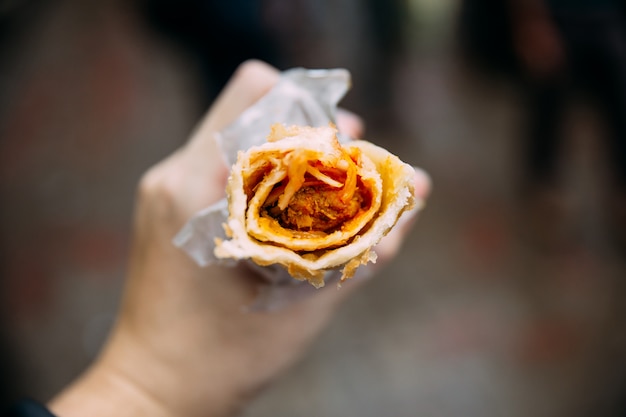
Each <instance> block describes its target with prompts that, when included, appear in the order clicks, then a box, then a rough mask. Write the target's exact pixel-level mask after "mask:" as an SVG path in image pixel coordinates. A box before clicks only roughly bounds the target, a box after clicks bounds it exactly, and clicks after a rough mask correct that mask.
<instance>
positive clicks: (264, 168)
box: [214, 124, 415, 288]
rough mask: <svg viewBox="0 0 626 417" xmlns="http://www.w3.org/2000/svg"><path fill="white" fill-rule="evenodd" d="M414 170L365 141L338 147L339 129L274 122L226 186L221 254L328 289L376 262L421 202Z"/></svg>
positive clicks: (234, 169)
mask: <svg viewBox="0 0 626 417" xmlns="http://www.w3.org/2000/svg"><path fill="white" fill-rule="evenodd" d="M413 178H414V170H413V168H412V167H411V166H410V165H408V164H405V163H403V162H402V161H401V160H400V159H399V158H398V157H396V156H395V155H393V154H391V153H390V152H388V151H387V150H385V149H383V148H380V147H378V146H375V145H373V144H371V143H369V142H365V141H352V142H347V143H345V144H343V145H342V144H340V142H339V140H338V138H337V130H336V129H335V127H334V126H333V125H332V124H330V125H329V126H326V127H308V126H295V125H294V126H288V127H287V126H284V125H282V124H275V125H273V126H272V128H271V132H270V133H269V135H268V136H267V142H266V143H264V144H262V145H260V146H253V147H251V148H249V149H248V150H246V151H241V152H239V153H238V156H237V161H236V162H235V164H234V165H233V166H232V169H231V172H230V176H229V179H228V184H227V188H226V192H227V201H228V212H229V216H228V220H227V222H226V224H225V225H224V228H225V233H226V239H222V238H216V240H215V243H216V246H215V251H214V253H215V256H216V257H217V258H220V259H236V260H239V259H250V260H251V261H253V262H254V263H256V264H257V265H260V266H268V265H275V264H279V265H282V266H284V267H285V268H286V269H287V271H288V272H289V274H290V275H291V276H292V277H294V278H296V279H300V280H305V279H306V280H308V282H310V283H311V284H312V285H313V286H315V287H316V288H319V287H322V286H324V274H325V272H326V271H328V270H334V269H341V281H344V280H345V279H347V278H350V277H352V276H353V275H354V273H355V271H356V269H357V268H358V267H359V266H361V265H364V264H367V263H368V262H375V260H376V254H375V252H374V251H373V250H372V248H373V247H374V246H375V245H376V244H377V243H378V242H379V241H380V239H381V238H382V237H383V236H385V235H386V234H387V233H388V232H389V230H391V228H392V227H393V226H394V225H395V223H396V222H397V221H398V219H399V218H400V216H401V215H402V213H403V212H404V211H406V210H409V209H411V208H412V207H413V206H414V204H415V197H414V180H413Z"/></svg>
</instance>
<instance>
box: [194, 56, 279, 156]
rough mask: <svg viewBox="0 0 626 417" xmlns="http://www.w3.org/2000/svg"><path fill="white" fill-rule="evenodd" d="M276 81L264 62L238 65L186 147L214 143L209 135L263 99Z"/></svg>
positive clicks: (276, 73) (269, 66) (268, 66)
mask: <svg viewBox="0 0 626 417" xmlns="http://www.w3.org/2000/svg"><path fill="white" fill-rule="evenodd" d="M279 77H280V73H279V71H278V70H277V69H276V68H274V67H272V66H271V65H269V64H266V63H265V62H262V61H257V60H250V61H246V62H244V63H243V64H241V65H240V66H239V67H238V68H237V70H236V71H235V73H234V74H233V76H232V77H231V79H230V80H229V81H228V83H227V84H226V87H224V89H223V90H222V92H221V93H220V95H219V96H218V97H217V99H216V100H215V102H214V103H213V105H212V106H211V108H210V110H209V111H208V112H207V115H206V116H205V118H204V119H203V120H202V121H201V122H200V124H199V125H198V128H197V129H196V131H195V132H194V134H193V135H192V136H191V139H190V142H189V144H190V145H191V146H193V147H195V146H196V145H198V144H200V145H201V144H206V143H207V142H208V143H211V142H214V137H213V133H215V132H217V131H220V130H222V129H223V128H224V127H226V126H228V125H229V124H230V123H232V122H233V121H234V120H235V119H236V118H237V117H238V116H239V115H240V114H241V113H242V112H243V111H244V110H246V109H247V108H248V107H250V106H251V105H253V104H254V103H255V102H256V101H257V100H259V99H260V98H261V97H263V96H264V95H265V94H266V93H267V92H268V91H269V90H270V89H271V88H272V87H273V86H274V85H275V84H276V83H277V82H278V79H279ZM209 146H210V145H209Z"/></svg>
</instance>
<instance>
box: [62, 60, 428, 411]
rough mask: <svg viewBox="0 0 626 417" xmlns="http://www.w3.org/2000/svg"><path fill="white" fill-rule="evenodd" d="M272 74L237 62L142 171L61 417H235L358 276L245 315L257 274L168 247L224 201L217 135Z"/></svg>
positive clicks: (396, 241) (386, 253)
mask: <svg viewBox="0 0 626 417" xmlns="http://www.w3.org/2000/svg"><path fill="white" fill-rule="evenodd" d="M278 77H279V73H278V71H276V70H275V69H274V68H272V67H269V66H268V65H266V64H264V63H261V62H257V61H250V62H247V63H245V64H243V65H242V66H241V67H240V68H239V69H238V70H237V72H236V73H235V75H234V76H233V78H232V79H231V81H230V82H229V84H228V85H227V86H226V88H225V89H224V91H223V92H222V94H221V95H220V97H219V98H218V99H217V100H216V102H215V104H214V105H213V107H212V108H211V109H210V111H209V112H208V114H207V116H206V118H205V119H204V120H203V121H202V123H201V124H200V126H199V128H198V129H197V131H196V132H195V133H194V134H193V135H192V138H191V139H190V141H189V142H188V143H187V144H186V145H185V146H184V147H182V148H181V149H180V150H178V151H177V152H175V153H174V154H173V155H171V156H170V157H169V158H168V159H166V160H164V161H163V162H161V163H160V164H158V165H156V166H155V167H154V168H152V169H151V170H150V171H149V172H148V173H147V174H146V175H145V176H144V178H143V179H142V181H141V183H140V186H139V191H138V198H137V203H136V213H135V228H134V239H133V246H132V251H131V256H130V267H129V272H128V281H127V286H126V289H125V292H124V297H123V301H122V307H121V310H120V313H119V317H118V320H117V323H116V325H115V327H114V329H113V331H112V334H111V337H110V338H109V341H108V343H107V344H106V346H105V348H104V350H103V353H102V355H101V357H100V358H99V360H98V361H97V362H96V363H95V364H94V365H93V366H92V367H91V368H90V369H89V370H88V371H87V372H86V373H85V375H83V376H82V377H81V378H80V379H79V380H78V381H76V382H75V383H74V384H73V385H71V386H70V387H69V388H67V389H66V390H65V391H64V392H63V393H61V394H60V395H59V396H58V397H57V398H55V399H53V401H52V402H51V403H50V408H51V409H52V411H53V412H54V413H56V414H57V415H58V416H59V417H73V416H76V417H78V416H80V417H83V416H91V417H98V416H103V417H104V416H109V415H111V416H113V415H114V416H116V417H124V416H132V415H140V414H141V415H151V416H179V417H187V416H190V417H191V416H226V415H232V414H233V413H235V412H236V411H237V409H238V408H240V407H241V406H242V405H244V404H245V403H246V401H247V400H248V399H249V398H250V396H252V395H253V394H255V393H256V392H257V391H258V390H259V389H260V388H262V387H263V386H264V385H266V384H267V383H268V382H269V381H271V380H272V378H273V377H275V376H276V375H278V374H279V373H280V372H281V371H282V370H284V369H285V368H287V367H288V366H289V365H290V364H292V363H293V362H294V361H295V360H296V359H298V358H299V357H300V356H301V355H302V354H303V352H304V351H305V348H306V347H307V345H308V344H309V343H310V342H311V341H312V339H313V338H314V337H315V336H316V335H317V334H318V333H319V332H320V330H322V329H323V327H324V325H325V324H326V323H327V322H328V321H329V319H330V318H331V317H332V315H333V312H334V311H335V310H336V308H337V306H338V305H339V303H340V302H341V300H342V299H344V298H345V297H346V296H347V295H348V294H349V293H350V292H351V291H352V289H353V288H354V287H355V284H357V282H358V280H352V281H348V282H346V283H345V284H344V285H343V287H342V288H341V289H340V290H338V289H337V288H336V287H335V286H331V285H329V286H327V287H325V288H323V289H321V290H319V291H318V292H317V293H316V294H314V296H312V297H309V298H307V299H305V300H302V301H299V302H298V303H295V304H293V305H291V306H289V307H288V308H285V309H281V310H279V311H272V312H263V311H260V312H244V310H243V309H242V306H245V305H249V304H250V303H251V302H252V300H253V299H254V297H255V291H256V287H257V285H258V283H259V282H260V281H259V277H258V276H256V275H254V274H253V273H251V272H250V271H249V270H248V269H246V268H243V267H240V268H224V267H219V266H210V267H207V268H200V267H198V266H197V265H196V264H195V263H194V262H193V261H192V260H191V259H190V258H189V257H188V256H187V255H186V254H185V253H184V252H182V251H181V250H179V249H177V248H176V247H174V246H173V244H172V243H171V242H172V238H173V236H174V235H175V234H176V233H177V232H178V231H179V230H180V228H181V227H182V226H183V224H184V223H185V222H186V221H187V220H188V219H189V218H190V217H191V216H192V215H193V214H194V213H195V212H196V211H198V210H200V209H202V208H205V207H207V206H209V205H211V204H212V203H214V202H216V201H218V200H219V199H221V198H222V197H223V194H224V189H225V182H226V177H227V169H226V167H225V166H224V164H223V162H222V160H221V157H220V152H219V150H218V148H217V145H216V143H215V140H214V133H215V132H217V131H219V130H221V129H222V128H223V127H225V126H226V125H228V124H229V123H230V122H232V121H233V120H234V119H235V118H236V117H237V116H238V115H239V114H240V113H241V112H242V111H243V110H245V109H246V108H247V107H249V106H250V105H251V104H253V103H254V102H255V101H256V100H257V99H259V98H260V97H261V96H262V95H264V94H265V93H266V92H267V91H268V90H269V89H270V88H271V87H272V86H273V85H274V84H275V83H276V82H277V80H278ZM338 117H339V119H338V121H337V124H338V127H339V128H340V129H344V131H346V133H347V134H350V135H352V136H358V135H359V133H360V132H361V131H362V123H361V121H360V119H358V118H357V117H356V116H354V115H351V114H349V113H343V112H340V113H339V115H338ZM416 189H417V193H418V194H419V196H418V197H425V196H426V194H427V193H428V190H429V183H428V179H427V177H426V176H425V175H424V174H423V173H416ZM406 231H407V226H406V225H404V226H401V227H397V228H395V229H394V231H393V232H392V233H390V234H389V235H388V236H387V237H385V239H384V240H383V242H381V244H380V245H379V247H378V248H377V252H378V251H379V250H380V252H381V253H382V256H381V258H383V260H387V259H389V258H391V257H392V256H393V255H394V254H395V252H396V250H397V249H398V247H399V245H400V243H401V241H402V237H403V235H404V234H405V233H406ZM378 249H379V250H378ZM380 265H381V263H378V264H377V266H380Z"/></svg>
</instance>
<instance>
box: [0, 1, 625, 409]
mask: <svg viewBox="0 0 626 417" xmlns="http://www.w3.org/2000/svg"><path fill="white" fill-rule="evenodd" d="M583 3H584V2H583ZM510 17H511V14H510V11H508V10H507V9H506V8H503V7H501V5H498V2H493V1H491V2H490V1H487V0H480V1H479V0H474V1H467V2H463V3H461V2H458V1H453V0H447V1H442V0H412V1H408V2H403V1H375V0H368V1H359V0H337V1H331V0H324V1H316V0H293V1H280V0H264V1H252V0H249V1H243V0H238V1H234V0H230V1H199V0H186V1H176V2H174V1H166V0H155V1H136V2H130V1H127V2H122V1H99V2H96V1H81V0H22V1H19V0H15V1H4V2H2V1H0V146H1V147H2V150H1V152H0V158H1V160H0V192H1V201H2V204H1V206H0V227H1V241H0V268H1V272H2V275H1V281H0V285H1V288H2V292H1V296H2V303H1V306H2V308H1V310H0V311H1V313H2V316H1V322H0V324H1V326H0V383H1V384H2V397H1V398H0V400H1V401H2V403H3V404H7V403H9V402H10V401H13V400H14V399H15V398H18V397H20V396H22V395H29V396H32V397H35V398H37V399H40V400H42V401H45V400H47V399H49V398H50V397H51V396H52V395H54V394H55V393H56V392H58V390H59V389H60V388H61V387H63V386H64V385H65V384H67V383H68V382H69V381H70V380H72V378H74V377H75V376H76V375H77V374H79V373H80V372H81V370H83V369H84V367H85V366H87V364H88V363H89V362H90V361H91V360H92V359H93V358H94V356H95V355H96V354H97V352H98V349H99V347H100V345H101V343H102V341H103V340H104V338H105V337H106V333H107V331H108V329H109V326H110V324H111V321H112V319H113V316H114V314H115V310H116V308H117V304H118V300H119V295H120V291H121V287H122V284H123V280H124V273H125V263H126V255H127V249H128V239H129V229H130V222H131V218H130V215H131V211H132V204H133V193H134V188H135V185H136V183H137V180H138V178H139V177H140V175H141V174H142V173H143V172H144V171H145V170H146V169H147V168H148V167H150V166H151V165H152V164H154V163H156V162H158V161H159V160H160V159H161V158H163V157H165V156H166V155H168V154H169V153H170V152H172V151H173V150H174V149H176V148H177V147H178V146H180V145H181V144H182V143H183V142H184V141H185V139H186V137H187V135H188V134H189V132H190V131H191V129H192V128H193V126H194V124H195V123H196V121H197V120H198V119H199V117H200V116H201V115H202V114H203V113H204V112H205V111H206V108H207V106H208V104H209V103H210V102H211V101H212V99H213V98H214V97H215V94H216V93H217V91H219V89H220V88H221V86H222V85H223V84H224V82H225V80H226V79H227V78H228V77H229V75H230V74H231V73H232V71H233V70H234V68H236V66H237V65H238V64H239V63H240V62H241V61H243V60H245V59H248V58H260V59H264V60H267V61H268V62H270V63H272V64H273V65H276V66H277V67H278V68H279V69H287V68H290V67H294V66H303V67H308V68H328V67H345V68H348V69H349V70H350V71H351V73H352V76H353V88H352V90H351V91H350V92H349V94H348V96H347V97H346V99H345V100H344V101H343V103H342V104H343V105H344V106H345V107H347V108H349V109H351V110H354V111H356V112H358V113H359V114H361V115H362V116H363V117H364V119H365V121H366V124H367V127H368V130H367V135H366V137H367V138H368V139H369V140H371V141H373V142H375V143H378V144H380V145H382V146H385V147H387V148H388V149H389V150H391V151H392V152H394V153H396V154H398V155H400V156H401V157H402V158H403V159H404V160H405V161H407V162H409V163H412V164H414V165H418V166H421V167H423V168H425V169H426V170H427V171H428V172H429V173H430V174H431V176H432V178H433V183H434V191H433V194H432V198H431V199H430V200H429V202H428V204H427V206H426V208H425V209H424V211H423V213H422V214H421V218H420V221H419V222H418V223H417V225H416V227H415V229H414V232H413V233H412V234H411V235H410V236H409V238H408V241H407V244H406V245H405V246H404V248H403V250H402V253H401V255H400V257H399V259H398V261H397V262H396V263H395V264H394V265H392V266H390V267H389V268H387V269H386V270H385V271H384V273H383V274H381V275H380V276H378V277H376V278H375V279H373V280H372V281H371V282H369V283H368V284H367V285H365V286H364V287H363V289H362V290H361V291H360V292H359V293H358V294H356V295H355V296H354V297H353V298H352V299H351V300H350V301H349V302H348V303H347V304H346V305H345V307H343V308H342V310H341V311H340V312H339V314H338V315H337V317H336V319H335V320H334V322H333V323H332V325H331V326H330V328H329V329H328V331H327V332H325V333H324V335H323V336H322V338H321V339H320V340H319V341H318V342H317V343H316V344H315V345H314V347H313V349H312V351H311V353H310V354H309V355H307V356H306V358H305V359H304V360H303V361H302V362H301V363H299V364H298V365H297V366H296V367H295V368H294V369H292V370H291V371H290V372H289V373H287V374H286V375H285V376H284V377H283V378H281V380H279V381H278V383H277V384H276V385H274V386H273V387H271V388H270V389H269V390H268V391H267V392H266V393H264V394H263V395H262V396H260V397H259V399H258V400H257V401H256V402H255V403H254V404H253V405H252V406H251V408H250V409H249V410H248V411H247V412H246V413H245V415H246V416H250V417H252V416H268V415H272V416H290V417H292V416H309V415H311V414H312V413H314V414H315V415H317V416H319V417H322V416H329V417H330V416H339V415H341V416H361V417H367V416H376V417H379V416H383V415H392V416H400V417H401V416H407V417H408V416H415V415H421V416H431V415H433V416H448V417H452V416H463V417H470V416H480V417H488V416H494V417H495V416H503V415H506V416H508V417H515V416H524V417H526V416H568V417H571V416H590V415H593V416H621V415H624V414H623V413H624V410H625V409H626V407H625V406H624V404H623V403H620V401H622V398H623V397H624V396H625V395H624V394H625V393H626V384H625V381H626V373H625V370H626V332H625V330H626V327H625V324H626V314H624V313H625V312H624V305H625V303H624V294H625V293H624V286H625V281H626V268H625V263H624V252H625V251H624V245H623V242H624V240H623V237H624V236H626V234H625V233H624V232H626V216H624V217H623V220H625V221H624V222H621V221H620V217H619V216H616V215H615V213H616V212H617V213H618V214H619V207H620V201H624V202H626V200H625V199H624V198H623V197H624V194H623V193H622V192H621V190H620V188H619V184H618V185H616V184H615V181H613V180H612V178H613V176H612V172H613V168H612V167H613V165H612V159H611V158H610V155H611V154H615V151H613V152H612V151H611V149H612V148H611V147H610V145H609V143H610V142H609V141H607V140H605V139H606V138H607V137H610V136H611V134H612V126H611V124H610V123H608V122H606V121H605V119H604V118H603V115H604V113H603V111H602V107H598V106H596V105H595V104H594V102H593V101H591V100H588V99H587V95H584V94H578V89H576V88H573V89H572V92H571V94H570V93H568V95H567V98H566V99H564V100H563V102H564V105H563V106H562V107H563V116H562V118H560V119H559V121H558V123H557V122H555V123H556V125H557V126H558V129H557V130H558V132H559V135H561V136H562V137H563V139H562V140H560V141H559V143H560V146H559V147H558V152H556V154H557V155H558V158H555V159H556V162H554V167H555V168H554V170H555V171H558V173H559V174H558V181H553V179H550V180H548V179H546V180H545V181H544V179H543V178H540V179H539V180H538V181H535V180H536V178H534V177H533V178H532V179H533V181H530V180H529V179H530V178H531V177H532V175H530V174H529V172H531V173H532V170H531V169H529V167H532V166H534V165H533V161H534V160H532V159H531V160H530V161H529V159H528V156H527V155H528V147H529V143H533V142H532V141H533V137H534V136H532V135H531V136H529V133H528V132H530V131H532V129H530V127H529V126H531V125H532V122H531V121H529V120H532V118H531V117H530V116H532V115H533V109H535V107H534V106H533V105H532V104H529V103H533V102H532V101H529V98H528V92H529V91H530V90H529V88H530V87H529V85H531V84H529V83H530V82H532V81H536V80H537V78H536V77H535V78H533V76H532V74H531V75H529V73H528V72H527V71H525V70H524V66H523V64H522V63H521V60H520V58H519V52H518V49H516V48H517V47H518V46H519V45H518V44H519V42H520V41H519V39H518V40H517V41H515V39H514V38H515V37H514V36H513V35H512V33H513V32H512V30H511V24H512V23H511V20H510ZM531 32H532V31H531ZM617 32H618V34H617V35H616V36H618V35H619V30H617ZM533 33H534V32H533ZM537 33H538V34H537V35H536V36H537V37H536V38H533V39H531V41H525V40H523V39H522V43H523V42H531V46H532V45H535V43H533V42H538V44H542V42H549V41H550V40H549V39H548V38H546V36H545V35H542V33H544V32H541V31H538V32H537ZM546 39H547V40H546ZM516 42H518V43H517V44H516ZM618 44H619V42H618ZM516 45H517V46H516ZM532 49H533V48H531V50H532ZM616 56H618V58H616V61H615V62H613V63H611V64H608V68H619V65H621V64H620V62H621V61H620V60H619V57H620V56H621V55H620V54H619V53H617V54H616ZM538 59H539V61H540V62H539V64H541V63H542V62H545V60H548V61H549V56H548V58H546V57H545V55H544V56H543V57H542V56H540V57H539V58H538ZM542 60H543V61H542ZM587 62H588V61H587ZM591 62H595V61H593V60H592V61H591ZM598 71H601V69H599V70H598ZM535 75H536V74H535ZM555 77H556V79H558V80H561V81H562V80H563V79H565V78H563V77H564V76H563V77H561V76H560V75H559V76H555ZM559 77H560V78H559ZM539 79H541V80H545V78H541V77H540V78H539ZM616 82H617V81H616ZM532 85H534V86H536V84H532ZM615 88H617V87H615ZM533 91H534V90H533ZM542 103H544V104H545V102H542ZM547 106H548V107H547V108H548V109H550V108H551V107H550V105H549V103H548V104H547ZM542 143H543V142H542ZM541 155H544V154H543V153H542V154H541ZM544 156H545V155H544ZM616 207H617V208H616ZM624 208H625V209H626V204H625V205H624Z"/></svg>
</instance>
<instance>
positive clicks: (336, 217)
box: [268, 184, 367, 232]
mask: <svg viewBox="0 0 626 417" xmlns="http://www.w3.org/2000/svg"><path fill="white" fill-rule="evenodd" d="M341 195H342V190H341V189H337V188H333V187H329V186H328V185H325V184H321V185H317V186H306V187H302V188H301V189H299V190H298V191H297V192H296V193H295V194H294V196H293V197H292V198H291V200H290V202H289V205H288V206H287V208H286V209H285V210H283V211H281V210H280V209H279V207H277V206H274V207H273V208H271V209H270V210H268V213H269V214H270V215H271V216H272V217H275V218H277V219H278V220H279V222H280V223H281V225H282V226H283V227H285V228H288V229H294V230H299V231H321V232H329V231H332V230H333V229H336V228H337V227H339V226H340V225H341V224H342V223H344V222H345V221H346V220H349V219H351V218H353V217H354V216H355V215H356V214H357V213H358V212H359V210H361V208H362V206H363V205H364V204H366V200H367V199H366V198H364V196H363V195H362V194H361V192H360V191H357V192H356V193H355V194H354V198H352V199H350V200H349V201H348V202H346V203H344V202H343V201H342V200H341Z"/></svg>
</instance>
